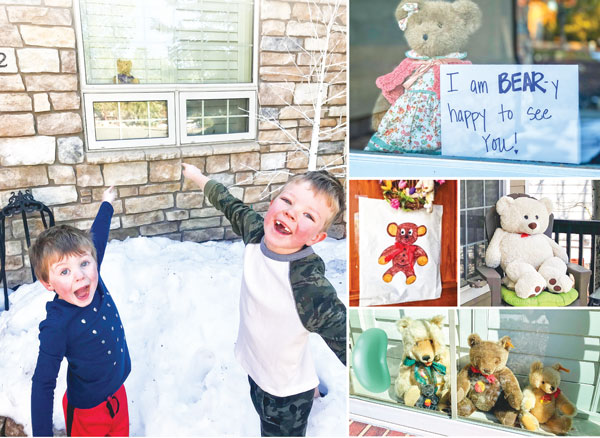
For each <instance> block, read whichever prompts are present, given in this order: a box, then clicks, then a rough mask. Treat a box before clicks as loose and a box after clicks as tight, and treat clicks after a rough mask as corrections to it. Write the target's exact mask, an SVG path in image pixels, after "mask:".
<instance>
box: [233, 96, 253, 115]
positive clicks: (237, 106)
mask: <svg viewBox="0 0 600 438" xmlns="http://www.w3.org/2000/svg"><path fill="white" fill-rule="evenodd" d="M249 102H250V101H249V99H231V100H229V115H231V116H245V115H248V105H249Z"/></svg>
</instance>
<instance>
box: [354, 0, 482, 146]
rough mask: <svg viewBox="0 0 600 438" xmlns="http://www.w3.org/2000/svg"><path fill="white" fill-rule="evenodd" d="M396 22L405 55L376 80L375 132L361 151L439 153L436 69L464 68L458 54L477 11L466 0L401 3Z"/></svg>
mask: <svg viewBox="0 0 600 438" xmlns="http://www.w3.org/2000/svg"><path fill="white" fill-rule="evenodd" d="M396 19H397V20H398V24H399V26H400V29H401V30H403V31H404V32H405V37H406V41H407V42H408V45H409V47H410V48H411V50H409V51H408V52H406V59H404V60H403V61H402V62H401V63H400V65H399V66H398V67H396V69H394V71H393V72H391V73H389V74H386V75H384V76H381V77H379V78H378V79H377V81H376V85H377V87H379V88H380V89H381V90H382V95H381V96H380V97H379V99H378V101H377V103H376V104H375V109H374V115H373V128H374V129H375V130H377V132H376V133H375V134H374V135H373V137H371V140H370V141H369V143H368V145H367V146H366V148H365V150H367V151H379V152H397V153H403V152H420V153H429V154H439V153H441V140H440V132H441V122H440V119H441V118H440V66H441V65H442V64H470V62H469V61H467V60H465V58H466V56H467V55H466V53H464V52H462V50H463V49H464V47H465V46H466V43H467V40H468V37H469V36H470V35H471V34H472V33H473V32H475V31H476V30H477V29H478V28H479V26H480V24H481V11H480V9H479V7H478V6H477V5H476V4H475V3H474V2H472V1H470V0H457V1H455V2H453V3H449V2H445V1H435V0H412V1H410V0H403V1H402V2H401V3H400V5H399V6H398V8H397V9H396ZM383 114H385V115H383ZM382 117H383V118H382Z"/></svg>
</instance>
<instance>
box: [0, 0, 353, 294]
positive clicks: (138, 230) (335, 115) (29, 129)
mask: <svg viewBox="0 0 600 438" xmlns="http://www.w3.org/2000/svg"><path fill="white" fill-rule="evenodd" d="M256 1H259V2H261V4H260V29H259V54H258V58H259V66H258V71H259V77H258V88H259V94H258V103H259V111H260V113H261V114H263V115H266V116H268V117H269V118H272V119H273V118H274V119H278V120H279V121H280V122H281V123H282V124H283V125H284V126H285V128H286V129H287V130H288V132H289V133H290V134H291V135H292V136H293V137H294V138H298V139H300V141H302V142H306V143H307V144H308V143H309V142H310V135H311V127H310V126H309V123H308V122H306V121H305V120H303V119H302V118H301V117H300V116H299V115H298V113H297V112H295V111H293V110H291V109H290V108H289V107H288V106H287V105H285V103H282V101H281V98H280V97H279V96H281V97H283V98H284V99H285V101H286V102H289V103H293V104H297V105H303V106H304V108H306V109H310V107H308V106H305V105H306V104H307V103H308V102H309V98H310V95H311V92H313V90H312V89H311V87H310V86H308V85H306V84H303V83H301V82H299V80H298V77H297V76H296V73H295V72H294V70H295V69H296V67H294V65H293V62H294V61H295V62H296V63H297V64H298V65H299V66H300V67H301V68H303V66H306V55H305V54H304V53H303V52H302V51H301V49H300V47H299V46H301V47H304V48H306V49H307V50H311V48H317V47H318V46H319V44H322V39H320V38H315V36H314V35H313V32H312V30H311V28H310V26H308V25H307V23H306V21H307V20H308V19H309V10H308V8H307V5H306V4H305V3H304V2H303V1H267V0H256ZM322 3H323V5H325V7H327V6H326V4H327V1H323V2H322ZM345 16H346V14H345V12H344V19H343V23H339V24H340V26H343V27H345V26H346V18H345ZM74 26H75V24H74V10H73V4H72V0H5V1H0V52H1V53H4V54H5V55H6V57H5V59H4V60H3V61H2V63H0V207H3V206H5V205H6V204H7V202H8V199H9V196H10V194H11V192H13V191H17V190H24V189H27V188H29V189H32V193H33V195H34V197H35V198H36V199H37V200H39V201H42V202H44V203H45V204H46V205H48V206H49V207H50V208H51V209H52V211H53V213H54V215H55V219H56V221H57V223H66V224H70V225H73V226H75V227H78V228H81V229H89V227H90V226H91V223H92V220H93V218H94V216H95V214H96V211H97V209H98V206H99V204H100V200H101V197H102V192H103V191H104V190H105V189H106V187H108V186H110V185H115V186H116V187H117V189H118V199H117V201H116V202H114V204H113V205H114V208H115V215H114V218H113V221H112V224H111V230H112V231H111V235H110V238H116V239H124V238H126V237H129V236H139V235H144V236H166V237H169V238H171V239H176V240H191V241H196V242H201V241H206V240H218V239H233V238H236V236H235V235H234V234H233V233H232V231H231V227H230V226H229V223H228V221H227V220H225V219H224V217H223V216H222V215H221V214H220V213H219V212H218V211H217V210H216V209H214V208H213V207H212V206H211V205H210V204H209V203H208V201H207V200H206V199H205V198H204V196H203V194H202V193H201V192H200V191H198V190H197V189H196V187H194V185H193V184H190V183H189V182H188V181H183V180H182V177H181V171H180V169H181V162H182V161H185V162H188V163H192V164H195V165H196V166H198V167H199V168H200V169H202V170H203V171H204V172H205V173H206V174H208V175H209V176H211V177H212V178H214V179H216V180H218V181H220V182H222V183H224V184H225V185H227V186H231V185H233V184H235V186H234V187H231V191H232V193H233V194H234V195H236V196H238V197H239V198H241V199H243V200H244V201H245V202H247V203H250V204H252V205H253V207H254V208H255V209H256V210H257V211H266V209H267V208H268V204H269V199H268V198H267V199H264V197H263V196H262V195H261V194H262V193H263V191H264V189H265V188H266V187H267V184H269V183H272V186H271V187H272V188H273V187H278V186H281V185H282V184H283V183H285V182H286V181H287V179H288V175H287V174H286V173H281V172H278V171H281V170H288V171H290V172H291V173H301V172H303V171H304V170H305V169H306V166H307V158H306V157H305V156H304V155H303V154H301V153H299V152H297V151H295V150H294V148H293V147H291V146H290V145H289V144H288V143H287V142H286V137H285V136H284V135H283V133H282V132H280V131H279V130H277V129H273V128H272V127H271V126H270V125H269V124H268V123H264V122H262V123H259V131H258V139H257V140H258V141H255V142H244V143H230V144H217V145H214V144H212V145H195V146H182V147H168V148H147V149H130V150H124V151H92V152H88V151H87V149H86V147H85V144H84V141H85V136H84V133H83V122H82V120H83V119H82V104H81V93H80V91H81V88H80V84H79V74H78V64H77V48H76V44H77V42H76V37H75V28H74ZM333 39H334V41H337V42H338V43H339V44H338V47H337V49H336V53H335V54H334V56H335V59H336V61H338V62H339V61H342V62H345V59H346V42H345V33H337V34H335V35H334V38H333ZM332 44H333V43H332ZM0 58H1V57H0ZM0 60H1V59H0ZM340 76H341V77H343V78H344V80H345V74H343V75H340ZM296 81H297V82H296ZM282 85H283V86H284V87H285V91H282V89H281V86H282ZM340 87H345V83H344V81H343V80H340V81H339V83H336V84H334V85H331V86H330V87H329V90H328V93H329V95H330V96H331V95H333V94H335V93H336V92H338V91H339V89H340ZM345 118H346V101H345V97H344V98H340V99H337V100H336V101H335V102H332V103H331V105H330V106H328V107H326V108H324V112H323V119H322V126H335V125H336V124H337V123H343V122H345ZM322 140H323V143H322V145H321V152H320V154H321V155H320V157H319V163H320V165H326V164H328V163H335V164H344V150H345V136H344V134H343V133H339V134H337V135H335V136H332V137H330V138H323V139H322ZM250 169H256V170H260V172H258V173H256V172H254V171H253V170H250ZM338 171H339V170H338ZM339 172H340V173H341V172H342V171H339ZM38 217H39V216H38V215H30V220H29V221H28V224H29V227H30V233H31V235H32V236H33V237H35V236H37V235H38V234H39V233H40V232H41V230H42V228H43V227H42V223H41V220H39V219H38ZM330 234H331V235H333V236H335V237H342V236H343V235H344V234H345V225H344V223H343V222H340V223H338V224H336V225H334V226H333V227H332V229H330ZM6 240H7V242H6V256H7V257H6V269H7V275H8V284H9V286H13V285H15V284H20V283H23V282H27V281H30V279H31V273H30V269H29V257H27V249H26V244H25V236H24V229H23V223H22V220H21V218H20V217H18V218H13V219H8V220H7V230H6Z"/></svg>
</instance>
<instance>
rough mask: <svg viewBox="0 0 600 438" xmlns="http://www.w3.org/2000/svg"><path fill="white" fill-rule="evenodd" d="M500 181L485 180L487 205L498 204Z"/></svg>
mask: <svg viewBox="0 0 600 438" xmlns="http://www.w3.org/2000/svg"><path fill="white" fill-rule="evenodd" d="M499 193H500V181H485V205H496V201H498V199H500V196H499Z"/></svg>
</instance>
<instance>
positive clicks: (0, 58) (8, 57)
mask: <svg viewBox="0 0 600 438" xmlns="http://www.w3.org/2000/svg"><path fill="white" fill-rule="evenodd" d="M18 71H19V70H18V69H17V58H15V49H13V48H11V47H0V74H2V73H17V72H18Z"/></svg>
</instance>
